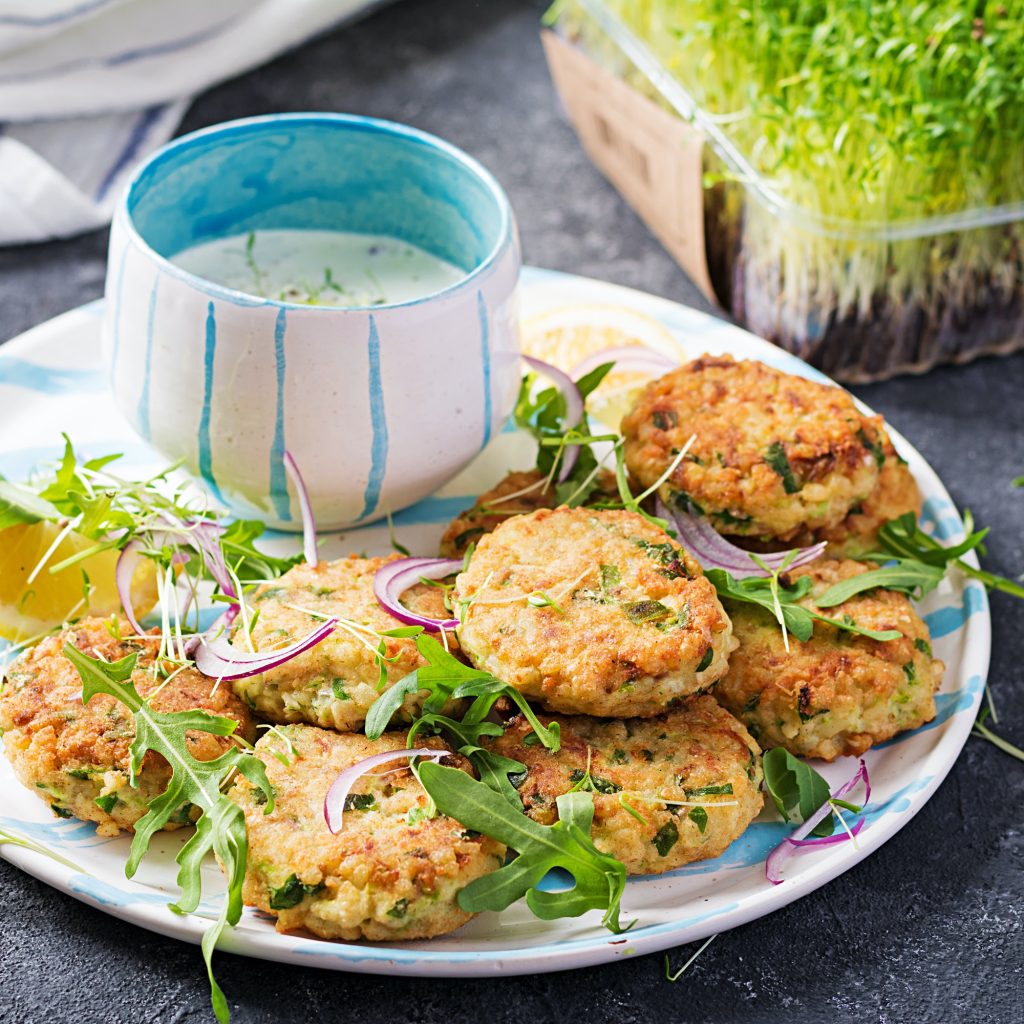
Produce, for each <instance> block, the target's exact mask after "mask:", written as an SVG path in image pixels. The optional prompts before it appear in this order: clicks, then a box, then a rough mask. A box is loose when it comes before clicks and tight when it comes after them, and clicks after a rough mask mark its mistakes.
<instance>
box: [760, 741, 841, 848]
mask: <svg viewBox="0 0 1024 1024" xmlns="http://www.w3.org/2000/svg"><path fill="white" fill-rule="evenodd" d="M761 764H762V766H763V768H764V785H765V789H767V790H768V793H769V795H770V796H771V798H772V800H773V801H774V803H775V806H776V807H777V808H778V810H779V813H780V814H781V815H782V817H783V819H784V820H786V821H793V820H799V821H806V820H807V819H808V818H809V817H810V816H811V815H812V814H814V812H815V811H816V810H818V808H819V807H821V806H822V804H824V803H826V802H828V803H830V804H832V805H833V808H835V807H836V806H839V807H844V808H846V809H847V810H853V811H860V810H861V808H860V807H856V806H855V805H853V804H849V803H846V802H845V801H843V800H832V799H831V798H830V790H829V787H828V783H827V782H826V781H825V779H823V778H822V777H821V776H820V775H819V774H818V773H817V772H816V771H815V770H814V769H813V768H812V767H811V766H810V765H809V764H807V763H806V762H804V761H801V760H800V759H799V758H796V757H794V756H793V755H792V754H791V753H790V752H789V751H788V750H786V749H784V748H783V747H775V748H773V749H772V750H769V751H767V752H766V753H765V755H764V757H763V758H762V760H761ZM833 819H834V812H833V814H829V815H828V816H827V817H825V818H823V819H822V820H821V822H820V823H819V824H818V825H817V826H816V827H815V828H814V830H813V831H812V832H811V835H814V836H830V835H832V833H833V831H834V830H835V824H834V820H833Z"/></svg>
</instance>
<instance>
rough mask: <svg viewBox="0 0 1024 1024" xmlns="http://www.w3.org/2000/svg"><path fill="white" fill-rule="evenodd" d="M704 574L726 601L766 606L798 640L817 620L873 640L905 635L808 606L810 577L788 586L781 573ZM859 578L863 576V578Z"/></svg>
mask: <svg viewBox="0 0 1024 1024" xmlns="http://www.w3.org/2000/svg"><path fill="white" fill-rule="evenodd" d="M704 575H705V576H707V578H708V579H709V580H710V581H711V582H712V583H713V584H714V587H715V590H717V591H718V596H719V597H721V598H723V599H724V600H726V601H738V602H742V603H745V604H755V605H759V606H760V607H762V608H765V609H766V610H767V611H769V612H771V614H772V615H773V616H775V618H776V619H777V620H778V621H779V623H780V625H783V626H784V628H785V629H786V630H787V631H788V632H789V633H792V634H793V636H795V637H796V638H797V640H801V641H807V640H810V638H811V634H812V633H813V632H814V623H815V622H816V621H817V622H824V623H827V624H828V625H830V626H834V627H835V628H836V629H840V630H842V631H843V632H846V633H854V634H856V635H857V636H866V637H868V638H869V639H871V640H879V641H887V640H896V639H898V638H899V637H900V636H902V635H903V634H902V633H900V632H899V630H896V629H882V630H879V629H867V628H865V627H863V626H858V625H857V623H856V622H855V621H854V620H853V619H852V618H850V617H849V616H847V617H844V618H842V619H830V618H829V617H828V616H826V615H822V614H820V613H819V612H814V611H811V609H809V608H806V607H804V606H803V605H802V604H800V603H799V602H800V600H801V599H802V598H804V597H806V596H807V595H808V593H809V592H810V589H811V586H812V583H811V578H810V577H809V576H798V577H797V578H796V579H795V580H794V581H793V585H792V586H789V587H787V586H784V585H783V584H782V583H781V582H780V581H779V580H778V579H777V574H776V575H775V576H770V577H764V576H747V577H745V578H743V579H736V577H735V576H733V575H732V574H731V573H728V572H726V571H725V569H708V570H707V571H706V572H705V573H704ZM864 575H868V574H867V573H865V574H864ZM855 578H856V579H860V577H855ZM773 583H774V586H773ZM815 603H816V604H818V605H819V606H821V602H820V601H815ZM836 603H839V602H836Z"/></svg>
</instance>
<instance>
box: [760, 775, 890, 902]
mask: <svg viewBox="0 0 1024 1024" xmlns="http://www.w3.org/2000/svg"><path fill="white" fill-rule="evenodd" d="M861 782H863V783H864V803H863V805H862V806H864V807H866V806H867V804H868V801H869V800H870V799H871V779H870V778H869V777H868V766H867V765H866V764H865V763H864V759H863V758H861V760H860V767H859V768H858V769H857V771H856V772H854V774H853V776H852V778H850V779H849V780H848V781H846V782H844V783H843V784H842V785H841V786H839V787H838V788H837V789H834V790H833V791H832V792H831V793H830V794H829V800H838V799H840V798H841V797H844V796H846V794H847V793H849V792H851V791H852V790H854V789H855V788H856V787H857V786H858V785H859V784H860V783H861ZM829 800H826V801H825V802H824V803H823V804H822V805H821V806H820V807H819V808H818V809H817V810H816V811H815V812H814V813H813V814H812V815H811V816H810V817H809V818H808V819H807V820H806V821H805V822H804V823H803V824H802V825H801V826H800V827H799V828H798V829H797V830H796V831H795V832H794V833H793V834H792V835H791V836H786V838H785V839H783V840H782V842H781V843H779V845H778V846H776V847H775V849H774V850H772V852H771V853H769V854H768V860H767V861H766V862H765V866H764V869H765V875H766V876H767V878H768V881H769V882H771V883H772V885H779V884H780V883H781V882H782V880H783V879H782V866H783V864H785V863H786V861H787V860H789V858H790V857H792V856H793V854H794V853H795V852H796V851H797V850H798V849H800V848H801V847H804V846H831V845H834V844H836V843H842V842H847V841H849V839H850V836H849V834H847V833H846V832H844V833H843V834H842V835H836V836H824V837H822V839H806V838H805V837H806V836H808V835H810V833H811V832H813V831H814V829H815V827H816V826H817V824H818V822H820V821H822V820H823V819H824V818H825V817H827V816H828V815H829V814H831V813H832V804H831V803H830V802H829ZM863 827H864V820H863V819H861V820H860V821H859V822H858V823H857V825H856V826H854V828H853V829H851V831H852V832H853V834H854V835H857V833H858V832H860V830H861V828H863ZM825 840H827V842H825Z"/></svg>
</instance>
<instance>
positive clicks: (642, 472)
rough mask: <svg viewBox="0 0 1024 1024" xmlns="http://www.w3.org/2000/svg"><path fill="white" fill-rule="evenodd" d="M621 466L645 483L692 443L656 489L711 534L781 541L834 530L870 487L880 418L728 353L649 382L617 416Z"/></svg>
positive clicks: (830, 390) (836, 391) (825, 388)
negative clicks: (702, 520)
mask: <svg viewBox="0 0 1024 1024" xmlns="http://www.w3.org/2000/svg"><path fill="white" fill-rule="evenodd" d="M622 433H623V435H624V438H625V457H626V464H627V466H628V467H629V471H630V473H632V474H633V476H635V477H636V478H637V480H639V481H640V483H641V484H643V485H644V486H645V487H650V486H651V485H653V484H654V483H655V482H656V481H657V480H658V479H659V478H660V477H661V476H662V474H663V473H664V472H665V471H666V470H667V469H668V468H669V467H670V465H671V464H672V462H673V460H674V459H675V458H676V456H677V454H678V453H679V451H680V450H681V449H682V448H683V446H684V445H685V444H686V442H687V441H688V439H689V438H690V437H691V435H693V436H695V440H694V442H693V444H692V445H691V447H690V449H689V451H688V453H687V455H686V456H685V457H684V458H683V460H682V462H680V463H679V465H678V466H677V467H676V468H675V470H673V472H672V474H671V476H670V478H669V480H668V481H667V482H666V483H665V484H664V485H663V486H662V487H661V494H662V497H663V499H664V500H665V501H666V502H667V503H668V504H669V505H670V506H672V507H675V508H679V509H681V510H683V511H691V512H696V513H698V514H700V513H703V514H705V515H707V516H708V517H709V518H710V520H711V522H712V524H713V525H714V526H715V528H716V529H717V530H719V531H720V532H722V533H730V534H739V535H746V536H752V537H760V538H766V539H771V538H774V539H779V540H788V539H790V538H792V537H794V536H796V535H797V534H798V533H799V532H800V531H801V530H815V529H828V528H830V527H835V526H837V525H838V524H839V523H840V522H841V521H842V520H843V519H844V518H845V517H846V516H847V515H848V514H849V512H850V510H851V508H853V507H855V506H856V505H858V504H860V503H861V502H863V501H864V499H865V498H867V497H868V495H870V494H871V492H872V491H873V490H874V489H875V486H876V484H877V482H878V475H879V466H878V461H877V459H876V457H875V454H874V451H875V450H876V449H877V447H878V445H879V444H880V443H881V439H882V437H883V435H882V420H881V417H878V416H864V415H863V414H862V413H860V412H859V411H858V409H857V407H856V405H855V404H854V401H853V399H852V398H851V396H850V395H849V394H847V392H845V391H843V390H842V389H840V388H837V387H832V386H829V385H825V384H819V383H816V382H814V381H809V380H805V379H803V378H802V377H794V376H792V375H790V374H786V373H782V372H780V371H779V370H773V369H771V368H770V367H768V366H765V365H764V364H763V363H758V362H752V361H744V362H736V361H734V360H733V359H732V358H731V357H729V356H714V357H712V356H702V357H701V358H700V359H695V360H694V361H693V362H691V363H688V364H687V365H685V366H681V367H679V369H677V370H673V371H671V372H670V373H667V374H665V376H664V377H661V378H660V379H658V380H656V381H653V382H652V383H650V384H649V385H647V387H646V388H645V389H644V391H643V392H642V394H641V395H640V398H639V400H638V401H637V403H636V405H635V406H634V408H633V409H632V410H631V411H630V412H629V414H628V415H627V416H626V417H625V418H624V419H623V421H622Z"/></svg>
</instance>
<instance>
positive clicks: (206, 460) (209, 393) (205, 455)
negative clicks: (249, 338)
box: [199, 302, 226, 504]
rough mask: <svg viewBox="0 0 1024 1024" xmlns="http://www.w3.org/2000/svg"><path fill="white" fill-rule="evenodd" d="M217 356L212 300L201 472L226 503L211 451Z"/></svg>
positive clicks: (205, 357)
mask: <svg viewBox="0 0 1024 1024" xmlns="http://www.w3.org/2000/svg"><path fill="white" fill-rule="evenodd" d="M216 357H217V317H216V313H215V311H214V308H213V303H212V302H211V303H210V304H209V306H208V307H207V310H206V345H205V348H204V349H203V411H202V414H201V416H200V417H199V472H200V473H201V474H202V477H203V479H204V480H205V481H206V482H207V483H208V484H209V485H210V490H211V491H212V492H213V496H214V497H215V498H216V499H217V500H218V501H219V502H221V503H222V504H226V502H225V501H224V496H223V495H222V494H221V493H220V488H219V487H218V486H217V479H216V477H214V475H213V453H212V452H211V451H210V415H211V411H212V407H213V364H214V360H215V359H216Z"/></svg>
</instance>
